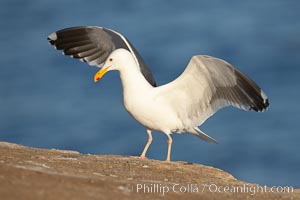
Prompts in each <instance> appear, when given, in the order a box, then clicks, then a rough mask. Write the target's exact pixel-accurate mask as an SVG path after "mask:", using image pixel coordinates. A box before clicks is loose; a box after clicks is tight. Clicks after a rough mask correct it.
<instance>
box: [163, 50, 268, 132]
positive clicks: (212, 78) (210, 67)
mask: <svg viewBox="0 0 300 200" xmlns="http://www.w3.org/2000/svg"><path fill="white" fill-rule="evenodd" d="M162 93H164V95H165V98H166V100H167V101H168V102H169V103H170V104H171V105H172V106H173V109H174V110H175V111H176V115H177V116H178V117H179V118H180V120H181V122H182V124H183V127H182V128H183V129H185V130H189V129H192V128H194V127H196V126H199V125H201V124H202V123H203V122H204V121H205V120H206V119H207V118H209V117H210V116H211V115H213V114H214V113H216V112H217V111H218V110H219V109H221V108H224V107H226V106H230V105H232V106H235V107H237V108H240V109H243V110H254V111H257V112H259V111H263V110H265V109H266V108H267V107H268V106H269V102H268V99H267V96H266V95H265V93H264V92H263V91H262V90H261V89H260V88H259V87H258V86H257V84H256V83H254V82H253V81H252V80H251V79H250V78H248V77H247V76H246V75H244V74H243V73H242V72H240V71H239V70H237V69H236V68H234V67H233V66H232V65H230V64H229V63H227V62H226V61H224V60H221V59H218V58H214V57H210V56H202V55H198V56H194V57H193V58H192V59H191V60H190V62H189V64H188V66H187V67H186V69H185V71H184V72H183V73H182V74H181V75H180V76H179V77H178V78H177V79H176V80H174V81H173V82H171V83H169V84H167V85H166V86H165V87H164V89H162Z"/></svg>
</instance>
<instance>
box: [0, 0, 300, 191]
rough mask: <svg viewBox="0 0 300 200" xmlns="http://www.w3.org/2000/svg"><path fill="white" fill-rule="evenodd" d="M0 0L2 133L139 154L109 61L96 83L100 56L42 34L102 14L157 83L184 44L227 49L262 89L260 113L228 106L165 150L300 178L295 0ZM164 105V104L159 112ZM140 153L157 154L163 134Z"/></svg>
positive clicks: (180, 63)
mask: <svg viewBox="0 0 300 200" xmlns="http://www.w3.org/2000/svg"><path fill="white" fill-rule="evenodd" d="M164 2H165V3H163V1H160V0H153V1H130V0H127V1H123V0H119V1H79V0H72V1H71V0H67V1H59V0H51V1H50V0H48V1H46V0H45V1H37V0H32V1H29V0H27V1H26V0H22V1H21V0H19V1H16V0H6V1H5V0H4V1H1V2H0V27H1V31H0V45H1V46H0V140H1V141H8V142H14V143H19V144H24V145H28V146H33V147H42V148H60V149H72V150H77V151H79V152H82V153H93V154H120V155H139V154H140V153H141V151H142V149H143V147H144V144H145V142H146V140H147V134H146V132H145V130H144V128H143V127H142V126H141V125H140V124H138V123H137V122H136V121H134V120H133V119H132V118H131V117H130V116H129V115H128V114H127V113H126V111H125V109H124V107H123V105H122V96H121V93H122V88H121V84H120V80H119V77H118V73H116V72H112V73H108V74H107V75H106V76H105V77H104V78H103V79H102V80H101V82H100V83H99V84H94V83H93V76H94V74H95V72H96V71H97V68H95V67H90V66H88V65H86V64H83V63H81V62H79V61H77V60H73V59H70V58H68V57H65V56H62V55H61V53H60V52H58V51H55V50H54V49H53V48H52V47H51V46H50V45H48V42H47V40H46V37H47V35H48V34H50V33H52V32H54V31H56V30H58V29H61V28H66V27H70V26H77V25H100V26H105V27H109V28H112V29H115V30H118V31H119V32H121V33H123V34H124V35H126V36H127V37H128V38H129V39H130V40H131V42H132V43H133V44H134V45H135V47H136V48H137V49H138V50H139V52H140V53H141V55H142V56H143V58H144V59H145V61H146V63H147V64H148V65H149V66H150V68H151V69H152V71H153V74H154V76H155V77H156V80H157V82H158V84H160V85H161V84H164V83H167V82H169V81H171V80H173V79H174V78H175V77H176V76H178V75H179V74H180V73H181V72H182V71H183V69H184V68H185V66H186V64H187V63H188V61H189V59H190V58H191V56H192V55H196V54H207V55H212V56H215V57H219V58H222V59H225V60H227V61H228V62H230V63H232V64H233V65H235V66H237V67H238V68H239V69H240V70H241V71H243V72H245V73H246V74H247V75H249V76H250V77H251V78H252V79H253V80H255V81H256V82H257V83H258V84H259V85H260V86H261V87H262V88H263V89H264V91H265V92H266V94H267V95H268V97H269V99H270V104H271V106H270V109H269V110H268V111H267V112H264V113H255V112H244V111H240V110H238V109H234V108H227V109H224V110H222V111H220V112H219V113H217V114H216V115H214V116H213V117H212V118H210V119H209V120H208V121H206V123H205V124H204V125H202V127H201V129H202V130H203V131H204V132H206V133H208V134H209V135H211V136H212V137H214V138H216V139H217V140H219V141H220V142H221V144H219V145H212V144H209V143H205V142H203V141H201V140H199V139H197V138H196V137H193V136H191V135H174V136H173V139H174V143H173V152H172V159H173V160H175V161H176V160H184V161H188V162H196V163H202V164H205V165H212V166H214V167H218V168H221V169H223V170H225V171H228V172H230V173H231V174H233V175H234V176H235V177H236V178H239V179H241V180H244V181H249V182H255V183H259V184H262V185H265V184H266V185H269V186H273V185H276V186H285V185H288V186H294V187H300V182H299V180H300V173H299V166H300V156H299V145H300V134H299V128H300V125H299V112H300V107H299V101H300V93H299V88H300V80H299V77H300V66H299V64H300V37H299V36H300V12H299V10H300V2H299V1H296V0H295V1H292V0H290V1H279V0H278V1H274V0H268V1H267V0H266V1H237V0H236V1H233V0H231V1H229V0H228V1H221V0H220V1H209V2H208V1H205V2H204V1H180V0H174V1H172V2H168V3H167V2H166V1H164ZM166 117H167V116H166ZM153 136H154V141H153V144H152V145H151V147H150V149H149V153H148V157H150V158H153V159H160V160H163V159H165V156H166V151H167V146H166V145H167V143H166V139H167V138H166V136H165V135H164V134H161V133H156V132H155V133H154V135H153Z"/></svg>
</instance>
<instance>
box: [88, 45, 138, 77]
mask: <svg viewBox="0 0 300 200" xmlns="http://www.w3.org/2000/svg"><path fill="white" fill-rule="evenodd" d="M130 66H136V67H137V68H138V66H137V63H136V61H135V59H134V57H133V56H132V54H131V53H130V52H129V51H128V50H126V49H117V50H115V51H113V52H112V53H111V54H110V55H109V56H108V58H107V59H106V61H105V64H104V65H103V67H102V68H101V69H100V70H99V71H98V72H97V73H96V74H95V76H94V81H95V82H97V81H99V80H100V79H101V78H102V76H104V74H106V73H107V72H108V71H111V70H118V71H122V70H132V69H128V68H130Z"/></svg>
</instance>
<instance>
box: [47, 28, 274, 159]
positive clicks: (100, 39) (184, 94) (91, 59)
mask: <svg viewBox="0 0 300 200" xmlns="http://www.w3.org/2000/svg"><path fill="white" fill-rule="evenodd" d="M48 40H49V41H50V44H51V45H53V46H54V47H55V48H56V49H57V50H63V54H64V55H68V56H71V57H72V58H77V59H79V60H80V61H83V62H87V63H88V64H89V65H92V66H97V67H99V68H100V70H99V71H98V72H97V73H96V74H95V76H94V81H95V82H97V81H99V80H100V79H101V78H102V76H103V75H104V74H106V73H107V72H108V71H112V70H117V71H119V73H120V78H121V82H122V86H123V103H124V106H125V108H126V110H127V112H128V113H129V114H130V115H131V116H132V117H133V118H134V119H135V120H137V121H138V122H139V123H141V124H142V125H143V126H144V127H145V128H146V130H147V134H148V142H147V143H146V145H145V147H144V150H143V151H142V154H141V155H140V158H145V157H146V153H147V150H148V148H149V146H150V144H151V142H152V133H151V131H152V130H156V131H161V132H163V133H165V134H166V135H167V137H168V153H167V158H166V161H170V157H171V147H172V137H171V134H172V133H190V134H193V135H195V136H198V137H199V138H201V139H203V140H205V141H207V142H210V143H214V144H217V143H218V142H217V141H216V140H215V139H213V138H212V137H210V136H208V135H207V134H205V133H204V132H203V131H201V130H200V129H199V128H198V126H200V125H201V124H203V123H204V122H205V120H207V119H208V118H209V117H210V116H212V115H213V114H214V113H216V112H217V111H218V110H220V109H221V108H224V107H227V106H234V107H237V108H239V109H242V110H246V111H248V110H254V111H256V112H261V111H264V110H265V109H266V108H267V107H268V106H269V102H268V98H267V96H266V95H265V93H264V92H263V91H262V90H261V89H260V88H259V87H258V86H257V84H256V83H255V82H254V81H252V80H251V79H250V78H248V77H247V76H246V75H245V74H243V73H242V72H240V71H239V70H238V69H236V68H234V67H233V66H232V65H231V64H229V63H228V62H226V61H224V60H222V59H219V58H215V57H212V56H206V55H196V56H193V57H192V58H191V60H190V62H189V63H188V65H187V67H186V69H185V70H184V72H183V73H182V74H181V75H180V76H179V77H178V78H176V79H175V80H173V81H172V82H170V83H167V84H165V85H162V86H157V85H156V82H155V79H154V77H153V75H152V73H151V72H150V70H149V68H148V66H147V65H146V64H145V62H144V61H143V59H142V57H141V56H140V55H139V53H138V52H137V50H136V49H135V48H134V47H133V45H132V44H131V43H130V42H129V40H128V39H127V38H126V37H124V36H123V35H121V34H120V33H118V32H116V31H114V30H111V29H107V28H104V27H98V26H79V27H71V28H66V29H62V30H59V31H57V32H54V33H52V34H50V35H49V36H48Z"/></svg>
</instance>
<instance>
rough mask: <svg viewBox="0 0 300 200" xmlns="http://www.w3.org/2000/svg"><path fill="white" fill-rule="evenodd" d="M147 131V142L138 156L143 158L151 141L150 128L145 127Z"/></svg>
mask: <svg viewBox="0 0 300 200" xmlns="http://www.w3.org/2000/svg"><path fill="white" fill-rule="evenodd" d="M147 133H148V142H147V144H146V145H145V148H144V150H143V153H142V154H141V156H140V158H142V159H144V158H146V153H147V151H148V148H149V146H150V144H151V142H152V134H151V130H149V129H147Z"/></svg>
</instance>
